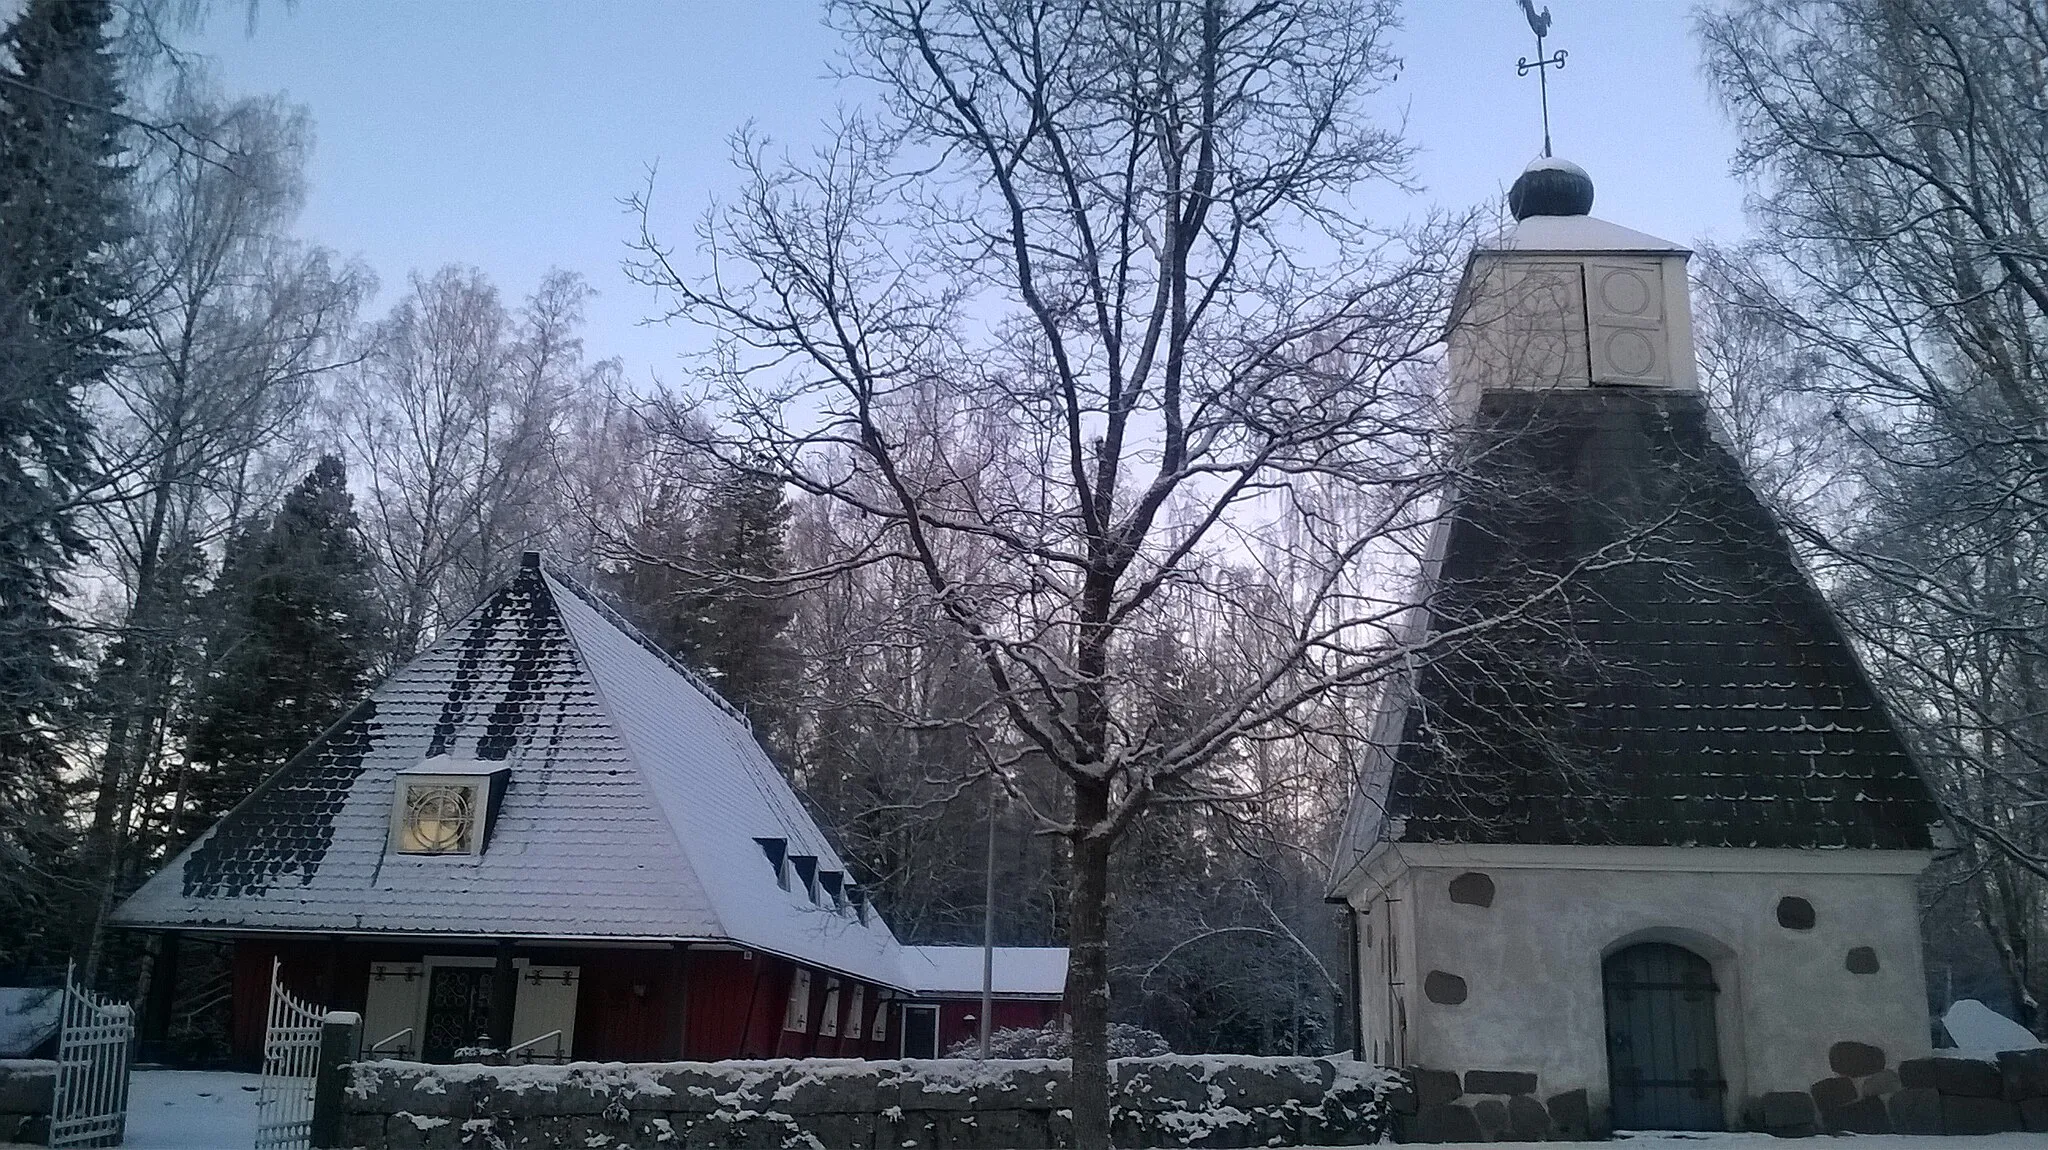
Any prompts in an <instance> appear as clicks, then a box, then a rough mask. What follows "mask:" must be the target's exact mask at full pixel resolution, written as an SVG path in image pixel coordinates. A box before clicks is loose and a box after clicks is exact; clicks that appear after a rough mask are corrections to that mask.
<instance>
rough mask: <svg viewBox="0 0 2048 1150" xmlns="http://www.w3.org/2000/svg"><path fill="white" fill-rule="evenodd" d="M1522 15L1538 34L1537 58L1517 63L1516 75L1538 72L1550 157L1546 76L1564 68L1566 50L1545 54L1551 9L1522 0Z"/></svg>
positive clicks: (1546, 150) (1545, 152) (1545, 142)
mask: <svg viewBox="0 0 2048 1150" xmlns="http://www.w3.org/2000/svg"><path fill="white" fill-rule="evenodd" d="M1520 3H1521V5H1522V15H1524V16H1527V17H1528V18H1529V30H1530V31H1531V32H1534V33H1536V58H1535V59H1534V60H1531V59H1529V58H1528V57H1527V56H1523V57H1522V58H1521V59H1519V60H1516V61H1515V75H1517V76H1526V75H1528V74H1529V71H1530V69H1532V68H1533V69H1535V71H1536V90H1537V91H1538V92H1539V93H1540V94H1541V96H1542V99H1543V155H1544V158H1545V159H1548V158H1549V157H1550V81H1549V79H1548V77H1547V76H1546V75H1545V73H1546V71H1547V70H1548V69H1550V68H1553V67H1556V68H1562V67H1564V49H1562V48H1559V49H1558V50H1557V54H1556V55H1554V56H1546V55H1544V54H1543V37H1545V36H1547V35H1549V34H1550V9H1548V8H1545V9H1544V10H1543V11H1542V12H1538V11H1536V3H1535V0H1520Z"/></svg>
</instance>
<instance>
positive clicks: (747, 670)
mask: <svg viewBox="0 0 2048 1150" xmlns="http://www.w3.org/2000/svg"><path fill="white" fill-rule="evenodd" d="M789 518H790V509H789V505H788V503H787V502H786V501H785V500H784V499H783V495H782V485H781V484H779V483H777V482H776V481H774V480H773V479H770V478H766V477H763V476H759V475H755V474H752V473H749V472H743V471H727V472H725V473H723V475H722V476H721V480H720V482H719V483H718V485H717V486H716V487H714V488H713V489H712V490H711V491H709V492H707V493H706V494H705V496H704V498H703V499H702V501H701V502H700V503H699V504H698V505H697V506H695V507H694V508H692V509H691V513H690V515H689V516H688V518H687V519H664V520H658V521H654V522H649V523H645V524H643V525H642V526H641V529H640V530H639V531H638V532H637V533H636V538H635V540H634V545H635V549H636V550H637V552H638V553H639V554H638V556H637V557H636V558H635V559H634V560H633V561H632V562H630V563H628V564H627V565H626V567H625V569H624V570H623V571H622V572H621V573H620V576H619V578H618V589H619V592H620V595H621V597H622V598H624V599H625V601H626V604H627V611H628V614H630V615H631V616H633V617H634V619H635V621H636V622H638V623H639V624H640V625H641V627H642V628H643V629H645V630H646V631H648V633H649V634H650V636H651V637H652V638H653V639H654V640H655V641H656V642H658V643H660V644H662V646H664V647H665V648H667V649H668V650H669V651H670V652H671V653H673V654H674V655H676V656H677V657H678V658H680V659H682V660H683V661H684V662H686V663H688V664H689V665H690V666H692V667H693V668H695V669H697V670H698V671H700V672H702V673H703V674H704V675H705V677H706V678H708V679H709V680H710V681H711V682H712V684H713V685H714V686H716V687H717V688H718V690H719V692H720V693H721V694H723V695H724V696H725V697H726V698H727V699H728V700H730V701H731V702H732V703H734V704H736V705H738V706H740V707H742V708H744V709H745V710H746V711H747V713H748V716H749V717H750V718H751V719H752V720H753V723H754V726H755V729H756V730H757V731H759V732H760V733H761V734H763V735H764V736H766V737H767V738H768V740H769V742H770V744H771V745H776V744H779V743H780V742H781V739H782V736H783V734H784V733H785V732H784V730H783V726H784V723H785V720H786V718H787V715H788V710H789V688H790V680H791V678H792V676H793V675H794V674H795V669H796V662H797V660H796V653H795V650H794V649H793V647H792V646H791V644H790V642H789V639H788V637H787V635H786V633H785V632H786V631H787V630H788V628H789V622H790V617H791V615H792V613H793V612H792V609H791V606H790V602H789V600H788V598H787V596H786V594H785V593H784V592H783V591H782V590H781V589H780V588H778V587H777V586H775V585H774V581H775V580H777V579H780V578H781V577H783V576H784V575H787V574H788V568H789V556H788V534H789Z"/></svg>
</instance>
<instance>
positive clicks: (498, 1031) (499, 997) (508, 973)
mask: <svg viewBox="0 0 2048 1150" xmlns="http://www.w3.org/2000/svg"><path fill="white" fill-rule="evenodd" d="M518 1002H519V973H518V972H517V971H515V970H514V969H513V968H512V940H511V939H509V938H501V939H499V940H498V962H497V965H496V966H494V967H492V968H491V1017H490V1023H489V1026H490V1034H489V1037H490V1040H491V1041H490V1044H491V1046H492V1047H493V1048H495V1049H498V1050H503V1049H505V1048H506V1047H508V1046H510V1045H512V1010H513V1007H514V1006H516V1005H517V1004H518Z"/></svg>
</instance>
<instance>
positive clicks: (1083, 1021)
mask: <svg viewBox="0 0 2048 1150" xmlns="http://www.w3.org/2000/svg"><path fill="white" fill-rule="evenodd" d="M1108 814H1109V787H1108V785H1107V784H1104V783H1089V784H1086V785H1080V784H1077V785H1076V786H1075V788H1074V823H1075V826H1076V827H1077V828H1078V830H1077V833H1076V834H1075V835H1074V838H1073V856H1074V858H1073V873H1072V874H1071V875H1070V876H1069V878H1068V890H1069V892H1070V893H1071V898H1070V899H1069V902H1068V906H1067V954H1068V958H1067V1014H1068V1017H1069V1018H1070V1019H1071V1020H1072V1024H1073V1028H1074V1029H1073V1043H1072V1055H1073V1079H1072V1088H1071V1099H1070V1101H1071V1104H1072V1106H1073V1112H1074V1147H1075V1150H1109V1092H1110V1085H1111V1083H1110V1080H1109V936H1108V925H1109V848H1110V844H1109V840H1108V839H1107V838H1105V837H1103V836H1101V835H1100V834H1099V833H1098V834H1090V833H1088V832H1089V831H1091V830H1097V831H1099V829H1100V828H1101V826H1102V824H1103V822H1104V821H1105V819H1106V818H1107V817H1108Z"/></svg>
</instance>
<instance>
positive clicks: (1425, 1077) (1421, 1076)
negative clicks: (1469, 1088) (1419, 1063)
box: [1408, 1067, 1465, 1107]
mask: <svg viewBox="0 0 2048 1150" xmlns="http://www.w3.org/2000/svg"><path fill="white" fill-rule="evenodd" d="M1408 1077H1409V1079H1410V1081H1411V1082H1412V1083H1413V1084H1414V1086H1415V1098H1416V1100H1417V1101H1418V1102H1419V1103H1420V1104H1421V1105H1423V1106H1425V1107H1429V1106H1441V1105H1443V1104H1444V1103H1446V1102H1456V1101H1457V1100H1458V1096H1459V1095H1461V1094H1463V1093H1465V1087H1464V1086H1463V1085H1462V1084H1461V1083H1460V1082H1459V1081H1458V1076H1457V1075H1455V1074H1453V1073H1451V1072H1450V1071H1448V1070H1424V1069H1422V1068H1420V1067H1417V1068H1415V1069H1413V1070H1410V1071H1409V1072H1408Z"/></svg>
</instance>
